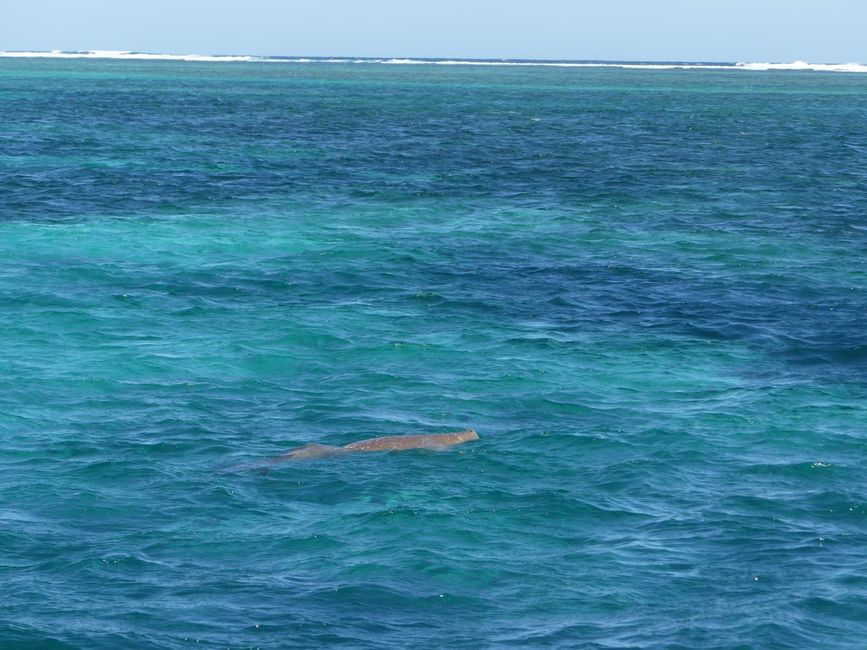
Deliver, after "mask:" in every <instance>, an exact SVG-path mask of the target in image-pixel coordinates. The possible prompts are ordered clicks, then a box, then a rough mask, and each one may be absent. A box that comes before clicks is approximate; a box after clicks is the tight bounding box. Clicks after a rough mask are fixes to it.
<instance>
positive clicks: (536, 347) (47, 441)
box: [0, 59, 867, 649]
mask: <svg viewBox="0 0 867 650" xmlns="http://www.w3.org/2000/svg"><path fill="white" fill-rule="evenodd" d="M865 124H867V76H864V75H860V74H852V75H845V74H833V73H827V74H826V73H811V72H803V73H801V72H745V71H732V70H728V71H715V70H668V71H656V70H620V69H590V68H588V69H558V68H531V67H524V68H511V67H463V66H461V67H458V66H453V67H448V66H443V67H436V66H412V65H407V66H389V65H377V64H373V63H371V64H355V65H342V64H307V65H305V64H268V63H252V64H243V63H238V64H235V63H215V64H213V63H212V64H206V63H188V62H147V61H142V62H136V61H120V62H117V61H115V62H112V61H62V60H28V59H20V60H3V61H0V328H2V329H0V331H2V333H3V335H2V337H0V441H2V452H0V600H2V603H3V607H2V608H0V647H2V648H4V649H6V648H58V649H67V648H106V649H108V648H154V649H155V648H191V647H206V648H210V647H213V648H278V647H317V646H321V645H325V644H341V645H345V646H347V647H383V646H384V647H393V648H404V647H442V646H454V647H467V648H476V647H533V646H538V647H575V646H579V647H594V648H638V647H678V648H694V647H717V648H734V647H742V648H752V647H755V648H772V647H773V648H783V647H793V648H794V647H821V648H863V647H864V638H865V636H867V466H865V458H867V452H865V438H867V295H865V294H867V266H865V252H867V129H865ZM466 427H473V428H475V429H476V430H478V432H479V434H480V436H481V440H480V441H478V442H475V443H468V444H466V445H464V446H462V447H458V448H456V449H453V450H451V451H448V452H442V453H431V452H424V451H410V452H404V453H395V454H365V455H358V456H351V457H340V458H336V459H328V460H322V461H311V462H306V463H300V462H299V463H291V464H285V465H281V466H279V467H275V468H274V469H273V470H272V471H271V472H269V473H268V474H266V475H261V474H259V473H257V472H255V471H227V470H229V469H230V468H232V467H235V466H238V465H244V464H247V463H256V462H257V461H259V460H261V459H263V458H265V457H268V456H273V455H275V454H278V453H281V452H283V451H285V450H287V449H290V448H292V447H295V446H299V445H302V444H305V443H307V442H319V443H323V444H346V443H349V442H352V441H355V440H358V439H362V438H367V437H373V436H377V435H397V434H403V433H440V432H445V431H454V430H459V429H463V428H466Z"/></svg>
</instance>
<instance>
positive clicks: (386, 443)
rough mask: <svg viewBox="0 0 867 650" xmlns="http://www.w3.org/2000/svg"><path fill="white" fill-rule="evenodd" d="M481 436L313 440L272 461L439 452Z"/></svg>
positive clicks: (471, 433)
mask: <svg viewBox="0 0 867 650" xmlns="http://www.w3.org/2000/svg"><path fill="white" fill-rule="evenodd" d="M478 439H479V434H478V433H476V432H475V431H474V430H473V429H467V430H466V431H457V432H455V433H435V434H427V435H417V436H385V437H384V438H370V439H368V440H359V441H358V442H352V443H350V444H348V445H344V446H342V447H334V446H331V445H320V444H317V443H311V444H309V445H304V446H303V447H299V448H298V449H293V450H292V451H289V452H286V453H285V454H283V455H282V456H277V457H276V458H273V459H272V462H275V463H279V462H281V461H284V460H306V459H309V458H323V457H325V456H340V455H343V454H352V453H357V452H364V451H402V450H404V449H431V450H434V451H439V450H443V449H448V448H449V447H453V446H454V445H460V444H463V443H465V442H469V441H470V440H478Z"/></svg>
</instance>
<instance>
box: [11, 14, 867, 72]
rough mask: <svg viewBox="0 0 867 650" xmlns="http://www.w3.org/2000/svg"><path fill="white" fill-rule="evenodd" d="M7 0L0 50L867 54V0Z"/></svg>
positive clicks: (838, 58)
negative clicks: (519, 0)
mask: <svg viewBox="0 0 867 650" xmlns="http://www.w3.org/2000/svg"><path fill="white" fill-rule="evenodd" d="M0 4H2V9H0V50H55V49H59V50H133V51H140V52H155V53H157V52H158V53H173V54H257V55H287V56H373V57H377V56H383V57H444V58H450V57H455V58H457V57H461V58H526V59H576V60H595V59H602V60H621V61H623V60H633V61H732V62H736V61H756V62H758V61H771V62H786V61H796V60H802V61H810V62H813V63H829V62H834V63H847V62H857V63H867V0H749V1H748V0H529V1H521V2H518V1H514V0H422V1H419V0H304V1H303V2H302V1H298V0H231V1H229V0H0Z"/></svg>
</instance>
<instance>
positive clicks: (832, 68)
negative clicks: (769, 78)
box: [735, 61, 867, 72]
mask: <svg viewBox="0 0 867 650" xmlns="http://www.w3.org/2000/svg"><path fill="white" fill-rule="evenodd" d="M735 67H736V68H738V69H739V70H757V71H760V72H764V71H767V70H812V71H815V72H867V65H864V64H863V63H807V62H806V61H793V62H792V63H738V64H737V65H736V66H735Z"/></svg>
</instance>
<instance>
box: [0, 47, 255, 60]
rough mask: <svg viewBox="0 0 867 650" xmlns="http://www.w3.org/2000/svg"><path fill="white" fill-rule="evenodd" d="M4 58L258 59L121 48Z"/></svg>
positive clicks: (7, 55)
mask: <svg viewBox="0 0 867 650" xmlns="http://www.w3.org/2000/svg"><path fill="white" fill-rule="evenodd" d="M0 57H4V58H22V59H23V58H28V59H30V58H34V59H134V60H137V61H142V60H143V61H198V62H226V61H258V60H260V59H259V58H258V57H255V56H231V55H226V56H216V55H210V54H148V53H146V52H125V51H121V50H85V51H82V52H63V51H61V50H53V51H51V52H0Z"/></svg>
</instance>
